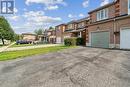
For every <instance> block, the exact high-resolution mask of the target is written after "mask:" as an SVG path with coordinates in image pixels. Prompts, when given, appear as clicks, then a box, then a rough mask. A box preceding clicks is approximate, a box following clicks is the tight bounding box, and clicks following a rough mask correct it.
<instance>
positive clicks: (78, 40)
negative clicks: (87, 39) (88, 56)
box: [76, 38, 84, 45]
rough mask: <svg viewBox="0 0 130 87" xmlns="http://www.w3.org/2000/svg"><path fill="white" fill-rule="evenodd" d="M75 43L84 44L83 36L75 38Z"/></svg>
mask: <svg viewBox="0 0 130 87" xmlns="http://www.w3.org/2000/svg"><path fill="white" fill-rule="evenodd" d="M76 44H77V45H84V39H83V38H77V43H76Z"/></svg>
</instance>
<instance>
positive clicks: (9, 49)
mask: <svg viewBox="0 0 130 87" xmlns="http://www.w3.org/2000/svg"><path fill="white" fill-rule="evenodd" d="M60 45H61V44H44V45H34V46H25V47H13V48H7V49H6V50H4V51H17V50H27V49H35V48H42V47H52V46H60Z"/></svg>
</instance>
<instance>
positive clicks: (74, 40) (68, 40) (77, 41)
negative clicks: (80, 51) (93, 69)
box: [64, 37, 84, 46]
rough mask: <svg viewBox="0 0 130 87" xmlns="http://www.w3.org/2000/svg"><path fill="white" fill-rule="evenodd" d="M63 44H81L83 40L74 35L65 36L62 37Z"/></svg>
mask: <svg viewBox="0 0 130 87" xmlns="http://www.w3.org/2000/svg"><path fill="white" fill-rule="evenodd" d="M64 44H65V45H66V46H76V45H83V44H84V40H83V38H76V37H72V38H66V39H64Z"/></svg>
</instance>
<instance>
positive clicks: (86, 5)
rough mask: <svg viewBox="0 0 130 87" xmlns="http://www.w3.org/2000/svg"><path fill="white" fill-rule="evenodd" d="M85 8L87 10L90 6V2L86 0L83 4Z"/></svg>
mask: <svg viewBox="0 0 130 87" xmlns="http://www.w3.org/2000/svg"><path fill="white" fill-rule="evenodd" d="M82 5H83V7H84V8H86V7H88V6H89V0H85V1H84V2H83V3H82Z"/></svg>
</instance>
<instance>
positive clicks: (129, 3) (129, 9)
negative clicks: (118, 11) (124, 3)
mask: <svg viewBox="0 0 130 87" xmlns="http://www.w3.org/2000/svg"><path fill="white" fill-rule="evenodd" d="M128 14H129V15H130V0H128Z"/></svg>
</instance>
